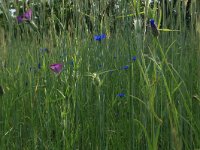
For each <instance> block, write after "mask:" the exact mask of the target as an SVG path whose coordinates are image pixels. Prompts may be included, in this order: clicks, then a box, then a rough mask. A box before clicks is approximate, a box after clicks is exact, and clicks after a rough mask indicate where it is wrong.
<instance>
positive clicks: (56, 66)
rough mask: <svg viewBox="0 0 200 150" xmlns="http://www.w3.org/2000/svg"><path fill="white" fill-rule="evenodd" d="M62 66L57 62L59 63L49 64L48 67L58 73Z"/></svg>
mask: <svg viewBox="0 0 200 150" xmlns="http://www.w3.org/2000/svg"><path fill="white" fill-rule="evenodd" d="M62 67H63V65H62V64H59V63H58V64H51V65H50V69H51V70H52V71H53V72H55V73H60V72H61V71H62Z"/></svg>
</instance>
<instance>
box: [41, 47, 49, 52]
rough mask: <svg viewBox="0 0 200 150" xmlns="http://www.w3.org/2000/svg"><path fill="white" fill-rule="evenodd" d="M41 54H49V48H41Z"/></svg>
mask: <svg viewBox="0 0 200 150" xmlns="http://www.w3.org/2000/svg"><path fill="white" fill-rule="evenodd" d="M40 52H42V53H45V52H46V53H49V49H48V48H40Z"/></svg>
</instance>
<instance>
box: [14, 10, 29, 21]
mask: <svg viewBox="0 0 200 150" xmlns="http://www.w3.org/2000/svg"><path fill="white" fill-rule="evenodd" d="M31 18H32V10H31V9H29V10H27V11H26V12H25V13H23V14H22V15H20V16H17V21H18V23H22V22H23V21H30V20H31Z"/></svg>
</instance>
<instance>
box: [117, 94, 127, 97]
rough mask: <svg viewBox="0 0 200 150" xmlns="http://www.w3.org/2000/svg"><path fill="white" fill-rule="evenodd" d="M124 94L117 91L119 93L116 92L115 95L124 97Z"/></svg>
mask: <svg viewBox="0 0 200 150" xmlns="http://www.w3.org/2000/svg"><path fill="white" fill-rule="evenodd" d="M124 96H125V94H124V93H119V94H117V97H124Z"/></svg>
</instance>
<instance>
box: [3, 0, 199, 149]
mask: <svg viewBox="0 0 200 150" xmlns="http://www.w3.org/2000/svg"><path fill="white" fill-rule="evenodd" d="M88 2H89V1H85V2H83V1H76V2H74V3H73V5H69V2H66V1H62V3H60V4H58V3H54V4H53V5H58V6H56V7H58V8H59V10H60V11H59V13H57V14H56V12H54V11H53V10H51V13H50V14H46V13H45V12H44V10H45V7H40V8H39V10H38V11H37V13H39V16H40V17H41V18H40V24H37V26H38V28H39V29H40V30H34V29H33V28H31V26H29V25H28V24H16V22H15V21H14V20H12V18H9V19H10V20H9V22H7V25H8V26H6V27H5V29H1V30H2V32H1V38H0V42H1V45H0V53H1V56H0V61H1V69H0V85H1V86H2V87H3V89H4V94H3V95H2V96H1V97H0V137H1V141H0V145H1V149H152V150H154V149H199V148H200V142H199V139H200V137H199V136H200V128H199V126H200V121H199V117H200V112H199V107H200V98H199V94H200V90H199V75H200V74H199V63H200V59H199V50H200V45H199V42H198V41H199V39H200V38H199V28H200V25H199V20H198V19H199V8H197V7H196V6H198V5H197V3H198V2H195V1H193V3H192V5H191V13H192V18H191V22H190V27H187V26H186V21H185V19H184V18H185V12H184V9H180V5H183V4H182V3H180V2H177V5H176V7H175V9H176V11H177V19H176V24H175V20H174V19H173V16H172V14H171V15H170V16H169V17H168V18H167V19H166V18H165V16H166V15H165V14H163V13H161V12H162V9H161V8H159V9H158V10H157V9H156V5H154V8H153V9H151V8H150V7H149V6H148V5H147V4H146V5H145V6H144V9H141V5H142V4H140V3H138V2H137V1H136V0H134V1H130V2H128V1H121V2H119V3H118V5H119V8H118V9H117V10H116V12H115V13H114V16H108V15H107V14H106V13H105V10H106V7H107V3H106V1H101V2H100V1H95V3H96V5H95V6H92V8H89V6H88ZM90 2H91V3H92V2H94V1H90ZM3 4H5V3H3ZM3 6H4V10H5V13H7V11H6V10H7V9H8V8H7V5H3ZM182 7H183V8H184V7H185V6H184V5H183V6H182ZM64 8H65V9H64ZM67 9H71V10H72V11H73V17H72V20H70V24H69V25H68V26H67V25H66V20H65V16H66V15H67V13H69V11H67ZM88 9H91V11H90V14H88ZM65 10H66V11H65ZM195 12H197V13H195ZM35 13H36V11H34V9H33V14H34V15H35ZM46 15H48V18H47V17H46ZM85 16H88V17H89V18H90V19H91V22H92V24H93V28H94V33H90V32H89V29H88V26H87V25H86V20H85ZM142 17H144V20H145V22H146V21H147V20H148V19H149V18H155V20H156V22H158V23H160V22H161V17H163V23H162V28H163V29H166V28H168V29H170V30H179V31H168V32H164V31H160V35H159V37H158V39H157V38H155V37H153V35H152V34H151V32H150V29H149V28H147V31H146V32H145V27H144V26H146V23H144V25H142V24H140V21H141V18H142ZM100 18H101V19H100ZM4 19H7V18H4ZM113 22H116V26H115V27H116V31H115V32H114V33H113V32H111V30H110V29H111V28H113ZM134 22H135V24H134V26H133V23H134ZM56 23H58V24H59V27H60V31H59V32H58V31H56V28H55V24H56ZM160 25H161V24H159V26H160ZM100 33H106V35H107V38H106V39H105V40H102V41H101V42H98V41H95V40H94V39H93V36H94V34H95V35H96V34H100ZM4 35H6V37H5V36H4ZM41 48H48V49H49V51H50V52H49V53H42V52H41V51H40V49H41ZM133 56H136V58H137V59H136V61H133V60H132V57H133ZM52 63H63V64H64V67H63V71H62V73H61V74H60V75H56V74H55V73H53V72H52V71H51V70H50V67H49V66H50V64H52ZM38 64H40V65H41V68H40V69H39V68H38ZM124 66H128V69H124ZM119 93H124V94H125V96H124V97H119V96H118V94H119Z"/></svg>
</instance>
